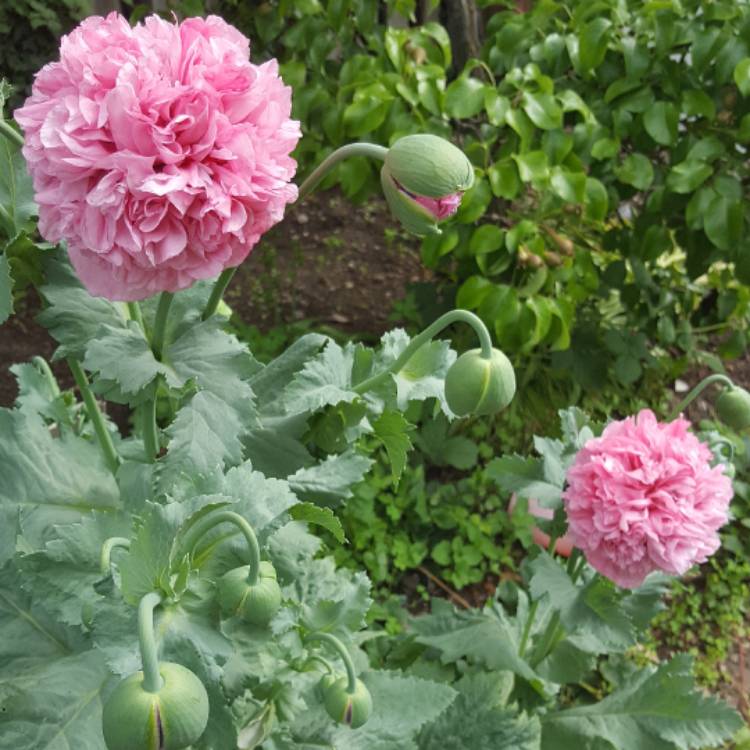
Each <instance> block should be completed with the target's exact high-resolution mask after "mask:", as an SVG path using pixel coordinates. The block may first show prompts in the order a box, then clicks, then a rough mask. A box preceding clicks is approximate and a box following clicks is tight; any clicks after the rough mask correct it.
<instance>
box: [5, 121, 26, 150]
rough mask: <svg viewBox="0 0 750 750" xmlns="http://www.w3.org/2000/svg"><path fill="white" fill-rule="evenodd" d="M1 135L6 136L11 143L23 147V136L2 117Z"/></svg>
mask: <svg viewBox="0 0 750 750" xmlns="http://www.w3.org/2000/svg"><path fill="white" fill-rule="evenodd" d="M0 133H1V134H2V135H4V136H5V137H6V138H7V139H8V140H9V141H10V142H11V143H13V144H14V145H16V146H18V147H19V148H21V147H22V146H23V143H24V141H23V136H22V135H21V134H20V133H19V132H18V131H17V130H16V129H15V128H14V127H13V126H11V125H9V124H8V123H7V122H5V120H3V118H2V117H1V116H0Z"/></svg>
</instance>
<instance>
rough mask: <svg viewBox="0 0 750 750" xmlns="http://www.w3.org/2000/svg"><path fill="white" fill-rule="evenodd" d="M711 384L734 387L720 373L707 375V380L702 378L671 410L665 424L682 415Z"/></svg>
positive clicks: (730, 381)
mask: <svg viewBox="0 0 750 750" xmlns="http://www.w3.org/2000/svg"><path fill="white" fill-rule="evenodd" d="M713 383H724V384H725V385H728V386H729V387H730V388H733V387H734V383H733V382H732V380H731V379H730V378H728V377H727V376H726V375H721V374H720V373H716V374H714V375H709V376H708V377H707V378H703V380H701V382H700V383H698V385H696V386H695V388H693V390H692V391H690V393H688V395H687V396H685V398H684V399H683V400H682V401H680V403H679V404H677V406H675V408H674V409H672V413H671V414H670V415H669V416H668V417H667V422H671V421H672V420H673V419H676V418H677V417H679V416H680V414H682V412H683V411H685V409H686V408H687V407H688V406H689V405H690V404H692V403H693V401H695V399H696V398H698V396H700V394H701V393H703V391H704V390H705V389H706V388H708V386H709V385H711V384H713Z"/></svg>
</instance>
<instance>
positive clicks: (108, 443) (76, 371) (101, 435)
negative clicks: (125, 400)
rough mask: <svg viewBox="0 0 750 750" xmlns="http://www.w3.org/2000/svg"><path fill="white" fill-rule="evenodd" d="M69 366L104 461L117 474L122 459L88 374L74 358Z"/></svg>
mask: <svg viewBox="0 0 750 750" xmlns="http://www.w3.org/2000/svg"><path fill="white" fill-rule="evenodd" d="M68 366H69V367H70V371H71V372H72V373H73V378H74V379H75V381H76V385H77V386H78V390H79V391H80V392H81V396H82V397H83V403H84V405H85V407H86V413H87V414H88V417H89V419H90V420H91V424H92V425H93V426H94V432H95V433H96V437H97V439H98V440H99V445H100V446H101V449H102V453H104V460H105V461H106V462H107V466H108V467H109V470H110V471H111V472H112V473H113V474H115V473H116V472H117V468H118V467H119V466H120V457H119V456H118V455H117V451H116V450H115V446H114V443H113V442H112V436H111V435H110V434H109V430H107V425H106V424H105V423H104V417H103V416H102V413H101V411H100V410H99V405H98V404H97V403H96V399H95V398H94V394H93V393H92V392H91V387H90V386H89V381H88V378H87V377H86V373H85V372H84V371H83V368H82V367H81V365H80V363H79V362H78V360H76V359H73V357H68Z"/></svg>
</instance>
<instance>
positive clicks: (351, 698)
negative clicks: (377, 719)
mask: <svg viewBox="0 0 750 750" xmlns="http://www.w3.org/2000/svg"><path fill="white" fill-rule="evenodd" d="M306 640H307V641H315V640H317V641H321V642H322V643H325V644H327V645H329V646H331V647H332V648H333V649H334V650H335V651H336V652H337V653H338V655H339V656H340V657H341V660H342V661H343V662H344V667H345V668H346V677H340V678H338V679H336V678H335V677H334V676H333V675H331V674H328V675H324V676H323V677H322V679H321V681H320V689H321V690H322V692H323V703H324V705H325V707H326V711H327V712H328V715H329V716H330V717H331V718H332V719H335V720H336V721H338V722H341V723H342V724H347V725H348V726H350V727H352V729H356V728H357V727H361V726H362V725H363V724H364V723H365V722H366V721H367V720H368V719H369V718H370V714H371V713H372V696H371V695H370V691H369V690H368V689H367V686H366V685H365V684H364V682H362V680H359V679H357V673H356V671H355V669H354V662H353V661H352V657H351V655H350V654H349V651H348V650H347V648H346V647H345V646H344V644H343V643H342V642H341V641H340V640H339V639H338V638H336V636H334V635H331V634H330V633H311V634H310V635H309V636H307V638H306Z"/></svg>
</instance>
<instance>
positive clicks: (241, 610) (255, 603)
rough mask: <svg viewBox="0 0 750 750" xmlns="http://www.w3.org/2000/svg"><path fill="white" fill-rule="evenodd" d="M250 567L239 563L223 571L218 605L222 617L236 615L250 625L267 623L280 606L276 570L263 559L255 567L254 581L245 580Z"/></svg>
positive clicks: (279, 590)
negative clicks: (237, 565) (225, 571)
mask: <svg viewBox="0 0 750 750" xmlns="http://www.w3.org/2000/svg"><path fill="white" fill-rule="evenodd" d="M249 573H250V566H249V565H243V566H242V567H239V568H234V569H232V570H230V571H229V572H228V573H225V574H224V575H223V576H222V577H221V578H220V579H219V584H218V587H219V605H220V606H221V611H222V612H223V613H224V615H225V617H234V616H235V615H239V616H240V617H241V618H242V619H243V620H244V621H245V622H249V623H252V624H253V625H260V626H263V625H268V623H269V622H270V621H271V618H272V617H273V616H274V615H275V614H276V612H278V610H279V607H280V606H281V589H280V588H279V584H278V582H277V581H276V571H275V570H274V567H273V565H271V563H270V562H266V561H265V560H264V561H262V562H261V563H260V566H259V568H258V580H257V582H256V583H254V584H253V585H250V583H249V582H248V575H249Z"/></svg>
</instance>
